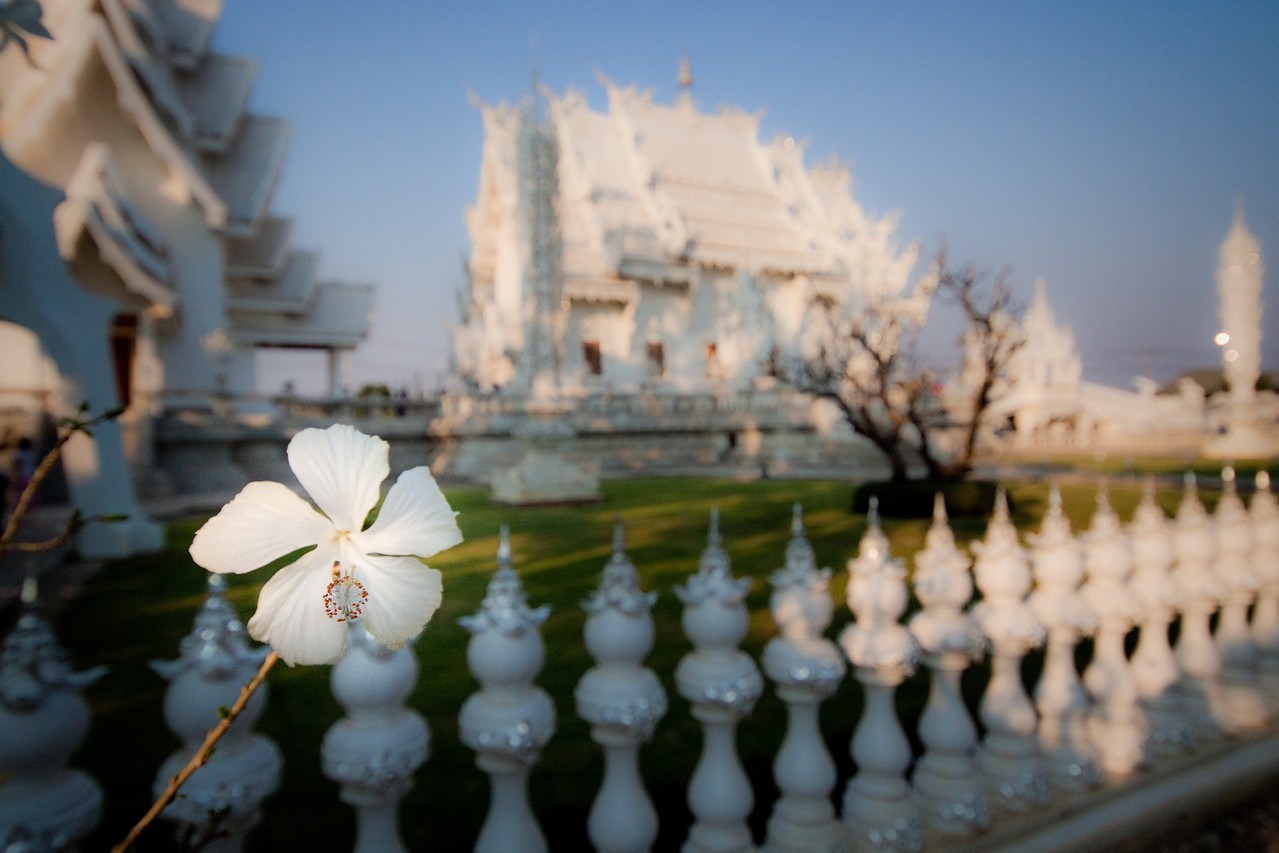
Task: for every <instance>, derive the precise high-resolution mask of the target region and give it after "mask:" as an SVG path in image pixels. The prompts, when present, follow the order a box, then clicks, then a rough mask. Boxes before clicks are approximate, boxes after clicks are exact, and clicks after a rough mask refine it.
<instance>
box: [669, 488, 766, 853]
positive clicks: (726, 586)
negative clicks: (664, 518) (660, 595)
mask: <svg viewBox="0 0 1279 853" xmlns="http://www.w3.org/2000/svg"><path fill="white" fill-rule="evenodd" d="M750 585H751V581H750V578H741V579H736V578H734V577H733V576H732V573H731V565H730V563H729V559H728V554H726V553H725V552H724V549H723V548H722V547H721V546H720V534H719V512H718V510H714V509H713V510H711V520H710V529H709V532H708V534H707V537H706V549H705V550H704V551H703V552H702V556H701V560H700V561H699V564H698V568H697V571H696V572H695V573H693V574H692V575H691V576H689V579H688V582H687V583H686V584H685V585H684V586H682V587H676V588H675V595H676V596H678V597H679V600H680V601H682V602H683V603H684V613H683V617H682V620H681V623H682V625H683V627H684V634H685V635H686V636H687V637H688V639H689V640H690V641H691V642H692V644H693V651H691V652H689V653H688V654H686V655H684V657H682V658H680V662H679V666H677V667H676V669H675V685H676V688H677V689H678V690H679V693H680V695H681V696H683V697H684V698H685V699H687V700H688V701H689V703H690V704H691V705H692V712H693V716H694V717H695V718H696V719H697V720H698V722H700V723H701V724H702V738H703V740H702V754H701V757H700V758H699V759H698V762H697V767H696V768H695V769H694V770H693V778H692V779H691V780H690V782H689V786H688V806H689V810H690V811H692V813H693V826H692V828H691V829H690V830H689V835H688V840H687V841H686V842H685V843H684V847H683V850H684V853H733V851H742V853H745V851H748V850H751V849H752V844H751V833H750V828H749V827H748V826H747V825H746V818H747V816H749V815H750V812H751V807H752V805H753V804H754V792H753V791H752V790H751V784H750V779H749V778H748V777H747V776H746V771H745V769H744V768H743V767H742V762H741V759H740V758H739V757H738V755H737V743H736V736H737V723H738V721H739V720H741V719H742V718H743V717H745V716H746V715H748V714H749V713H750V712H751V711H752V710H753V709H754V707H755V702H756V700H758V699H759V696H760V694H761V693H762V692H763V689H764V680H763V678H761V677H760V674H759V670H758V669H757V668H756V667H755V662H754V661H752V660H751V658H750V656H749V655H747V654H746V653H745V652H743V651H741V650H740V649H738V648H737V645H738V644H739V643H740V642H741V641H742V639H743V638H744V637H745V636H746V629H747V625H748V620H749V613H748V612H747V610H746V601H745V599H746V590H747V589H749V588H750Z"/></svg>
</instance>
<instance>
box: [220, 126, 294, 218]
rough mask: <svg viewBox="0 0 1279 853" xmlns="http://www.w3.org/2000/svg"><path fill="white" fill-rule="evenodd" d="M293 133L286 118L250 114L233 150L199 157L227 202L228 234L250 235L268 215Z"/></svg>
mask: <svg viewBox="0 0 1279 853" xmlns="http://www.w3.org/2000/svg"><path fill="white" fill-rule="evenodd" d="M291 133H292V128H291V126H290V124H289V122H288V120H287V119H282V118H276V117H274V116H260V115H248V116H244V118H243V120H242V123H241V125H240V130H239V132H238V133H237V134H236V135H235V141H234V142H233V143H232V144H231V146H230V148H228V149H227V150H226V151H225V152H222V153H221V154H218V155H211V154H202V155H200V162H201V165H202V167H203V172H204V174H205V176H206V177H207V178H208V179H209V183H210V184H212V186H213V188H214V190H216V191H217V193H218V195H219V196H221V198H222V200H223V201H224V202H225V203H226V206H227V222H226V231H227V233H228V234H233V235H236V236H247V235H250V234H252V233H253V230H254V228H256V227H257V225H258V223H259V222H260V220H261V219H262V218H263V217H264V216H265V215H266V210H267V207H268V205H269V204H270V202H271V194H272V192H274V190H275V185H276V182H277V181H278V180H279V176H280V171H281V169H283V168H284V156H285V154H286V153H288V148H289V136H290V134H291Z"/></svg>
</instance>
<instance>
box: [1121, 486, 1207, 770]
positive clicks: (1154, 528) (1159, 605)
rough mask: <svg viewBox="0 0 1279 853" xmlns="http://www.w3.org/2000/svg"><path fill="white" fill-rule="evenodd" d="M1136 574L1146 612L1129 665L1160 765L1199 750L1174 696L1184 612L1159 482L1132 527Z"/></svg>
mask: <svg viewBox="0 0 1279 853" xmlns="http://www.w3.org/2000/svg"><path fill="white" fill-rule="evenodd" d="M1128 536H1129V540H1130V542H1131V544H1132V556H1133V573H1132V579H1131V581H1130V584H1129V586H1130V588H1131V589H1132V592H1133V595H1135V596H1137V599H1138V601H1140V602H1141V611H1142V613H1143V617H1142V622H1141V633H1140V634H1139V635H1138V639H1137V648H1136V649H1134V650H1133V653H1132V658H1131V659H1130V660H1129V663H1130V665H1131V667H1132V677H1133V681H1134V682H1135V683H1136V685H1137V695H1138V702H1139V703H1140V704H1141V708H1142V711H1143V712H1144V713H1145V715H1146V726H1147V740H1146V749H1147V755H1148V756H1149V757H1150V758H1151V759H1153V760H1157V759H1158V758H1160V757H1165V756H1170V755H1175V754H1178V753H1182V752H1186V751H1188V750H1190V749H1193V748H1194V746H1195V733H1194V729H1193V728H1192V727H1191V726H1189V725H1187V724H1186V721H1185V719H1184V718H1183V716H1182V713H1181V708H1180V706H1179V703H1178V701H1177V697H1176V695H1175V693H1174V689H1175V688H1176V685H1177V681H1178V680H1179V679H1180V678H1181V668H1180V667H1179V666H1178V665H1177V658H1176V656H1175V655H1174V654H1173V651H1172V645H1171V644H1170V643H1169V641H1168V626H1169V625H1171V624H1172V620H1173V616H1174V615H1175V613H1176V612H1177V611H1178V609H1180V607H1181V601H1182V594H1181V590H1180V588H1179V587H1178V586H1177V585H1176V584H1175V583H1173V582H1172V566H1173V562H1174V560H1175V559H1176V552H1175V550H1174V547H1173V539H1172V525H1171V524H1170V523H1169V521H1168V516H1166V515H1164V511H1163V510H1162V509H1160V508H1159V505H1158V504H1157V503H1155V480H1154V478H1153V477H1148V478H1147V479H1146V482H1145V485H1144V486H1143V489H1142V497H1141V503H1139V504H1138V505H1137V510H1136V512H1134V513H1133V518H1132V522H1131V523H1130V524H1129V526H1128Z"/></svg>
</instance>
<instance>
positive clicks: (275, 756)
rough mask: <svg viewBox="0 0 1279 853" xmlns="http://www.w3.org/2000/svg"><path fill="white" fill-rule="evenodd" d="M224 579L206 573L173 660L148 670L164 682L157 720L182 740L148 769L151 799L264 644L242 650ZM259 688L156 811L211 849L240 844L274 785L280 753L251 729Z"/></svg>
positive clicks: (229, 852)
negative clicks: (199, 601) (203, 591)
mask: <svg viewBox="0 0 1279 853" xmlns="http://www.w3.org/2000/svg"><path fill="white" fill-rule="evenodd" d="M226 587H227V583H226V578H225V577H224V576H222V575H214V574H211V575H209V579H208V588H209V593H208V596H207V597H206V598H205V601H204V606H203V607H201V608H200V612H199V613H198V614H196V617H195V624H194V626H193V627H192V629H191V633H189V634H187V636H186V637H185V638H183V640H182V643H181V646H180V647H179V650H180V657H179V658H178V659H177V660H174V661H152V663H151V668H152V669H153V670H155V671H156V672H157V673H158V674H159V675H160V676H161V677H163V678H165V679H167V680H168V681H169V687H168V689H167V690H166V691H165V693H164V721H165V724H166V725H167V726H168V727H169V730H170V731H171V732H173V733H174V734H175V735H177V736H178V738H179V739H180V740H181V741H182V746H181V747H179V748H178V749H177V751H175V752H174V753H173V754H172V755H170V756H169V757H168V758H167V759H166V760H165V762H164V763H163V764H162V765H160V769H159V770H158V771H156V774H155V782H154V784H153V786H152V793H153V794H154V795H155V796H156V797H159V796H160V794H161V793H163V791H164V790H165V788H166V787H167V786H168V784H169V780H170V779H172V778H173V776H174V775H175V774H176V773H177V772H178V771H179V770H181V769H182V768H183V767H185V766H186V764H187V762H189V761H190V760H191V757H192V756H193V755H195V753H196V752H197V751H198V750H199V749H200V747H201V745H202V744H203V743H204V738H205V735H207V734H208V732H209V729H211V728H213V727H214V726H216V725H217V724H218V719H219V717H218V713H219V709H221V708H229V707H231V706H232V705H234V704H235V701H236V699H238V698H239V696H240V690H241V688H243V687H244V685H245V684H247V683H248V682H249V680H250V679H252V678H253V676H254V675H256V674H257V672H258V669H259V668H260V667H261V666H262V661H263V660H265V659H266V655H267V652H268V651H269V649H268V648H267V647H265V646H261V647H258V648H257V649H250V648H249V638H248V635H247V634H246V633H245V631H244V625H243V624H242V623H241V622H240V619H239V617H238V616H237V615H236V612H235V608H234V607H233V606H232V605H231V604H230V603H228V602H227V600H226V599H225V598H224V594H225V592H226ZM266 690H267V688H266V685H265V684H263V685H261V686H260V687H259V688H258V689H257V690H256V691H254V694H253V698H252V699H250V700H249V703H248V705H246V706H245V708H244V712H243V713H242V714H241V715H240V717H239V718H238V719H237V720H236V721H235V724H234V725H233V726H231V727H230V728H229V729H227V732H226V734H225V735H223V736H222V739H221V740H219V741H218V745H217V749H216V750H215V751H214V752H213V754H212V755H211V756H210V757H209V760H208V762H207V763H206V764H205V765H204V766H203V767H201V768H200V771H199V772H198V773H194V774H192V776H191V778H189V779H188V780H187V782H186V784H185V785H183V786H182V790H181V792H180V795H179V796H178V797H177V798H176V799H174V801H173V802H172V803H170V804H169V805H168V806H167V807H166V808H165V809H164V811H162V812H161V813H160V816H161V817H163V818H165V819H166V820H170V821H173V822H174V823H177V824H178V825H179V829H178V832H179V834H185V833H187V832H190V833H192V834H191V835H189V836H187V837H188V838H190V839H191V843H192V844H195V845H197V846H198V845H201V844H202V845H204V846H200V848H199V849H201V850H208V851H211V853H234V851H239V850H242V849H243V848H244V840H245V836H246V835H248V832H249V830H250V829H252V828H253V827H254V826H256V825H257V823H258V820H259V818H260V816H261V808H260V807H261V804H262V801H263V800H264V799H266V797H267V796H268V795H270V794H271V793H272V792H273V791H275V789H276V788H277V787H279V784H280V763H281V762H280V751H279V750H278V749H277V748H276V746H275V744H274V743H273V742H272V741H271V740H269V739H268V738H266V737H264V736H262V735H260V734H256V733H254V731H253V724H254V723H255V722H257V719H258V717H260V716H261V715H262V711H263V708H264V707H265V705H266Z"/></svg>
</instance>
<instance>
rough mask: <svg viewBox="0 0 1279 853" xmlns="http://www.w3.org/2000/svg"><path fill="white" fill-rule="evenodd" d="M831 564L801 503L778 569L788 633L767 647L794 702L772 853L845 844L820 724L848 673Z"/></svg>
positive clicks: (780, 687)
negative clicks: (833, 630) (807, 531)
mask: <svg viewBox="0 0 1279 853" xmlns="http://www.w3.org/2000/svg"><path fill="white" fill-rule="evenodd" d="M830 575H831V573H830V569H818V568H817V559H816V556H815V555H814V553H813V546H812V545H811V544H809V542H808V539H807V538H805V536H804V520H803V514H802V510H801V509H800V506H799V504H795V508H794V515H793V517H792V520H791V540H790V543H789V544H788V545H787V546H786V565H785V566H783V567H782V568H780V569H778V570H777V571H775V572H773V574H772V576H771V577H770V578H769V582H770V583H771V584H772V585H773V594H772V597H771V599H770V602H769V606H770V609H771V611H772V614H773V621H774V622H776V623H777V627H778V629H779V630H780V631H781V636H780V637H774V638H773V639H771V640H769V641H768V644H767V645H766V646H764V657H763V665H764V672H765V673H766V674H767V675H768V677H769V678H770V679H771V680H772V681H773V683H774V684H776V685H777V695H778V696H779V697H780V698H781V700H782V701H783V702H785V703H786V713H787V726H786V737H785V738H784V739H783V740H782V745H781V748H780V749H779V750H778V752H777V758H776V759H775V760H774V762H773V777H774V779H775V780H776V781H777V787H778V788H779V789H780V791H781V797H780V799H778V801H777V805H776V807H775V808H774V809H773V814H772V816H771V817H770V818H769V821H768V841H767V843H766V844H765V845H764V849H765V850H767V851H770V853H809V851H813V850H820V851H828V850H831V849H832V847H838V846H839V845H842V844H843V843H844V838H845V831H844V827H843V825H842V824H841V823H840V822H839V821H838V820H837V819H836V818H835V808H834V806H833V805H832V803H831V792H832V791H834V789H835V784H836V782H837V776H836V770H835V761H834V760H833V759H832V758H831V756H830V753H829V752H828V751H827V750H826V743H825V741H823V740H822V735H821V729H820V727H819V724H818V712H819V709H820V708H821V703H822V702H824V701H825V700H827V699H829V698H830V697H831V696H833V695H834V694H835V691H836V690H837V689H838V688H839V683H840V682H841V681H842V680H843V678H844V671H845V667H844V659H843V658H842V657H841V656H840V653H839V648H838V647H837V646H836V645H835V644H834V643H832V642H831V641H830V640H827V639H826V638H825V637H823V636H822V632H823V631H825V630H826V628H827V627H828V626H829V625H830V620H831V616H832V615H833V611H834V605H833V603H832V602H831V597H830Z"/></svg>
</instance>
